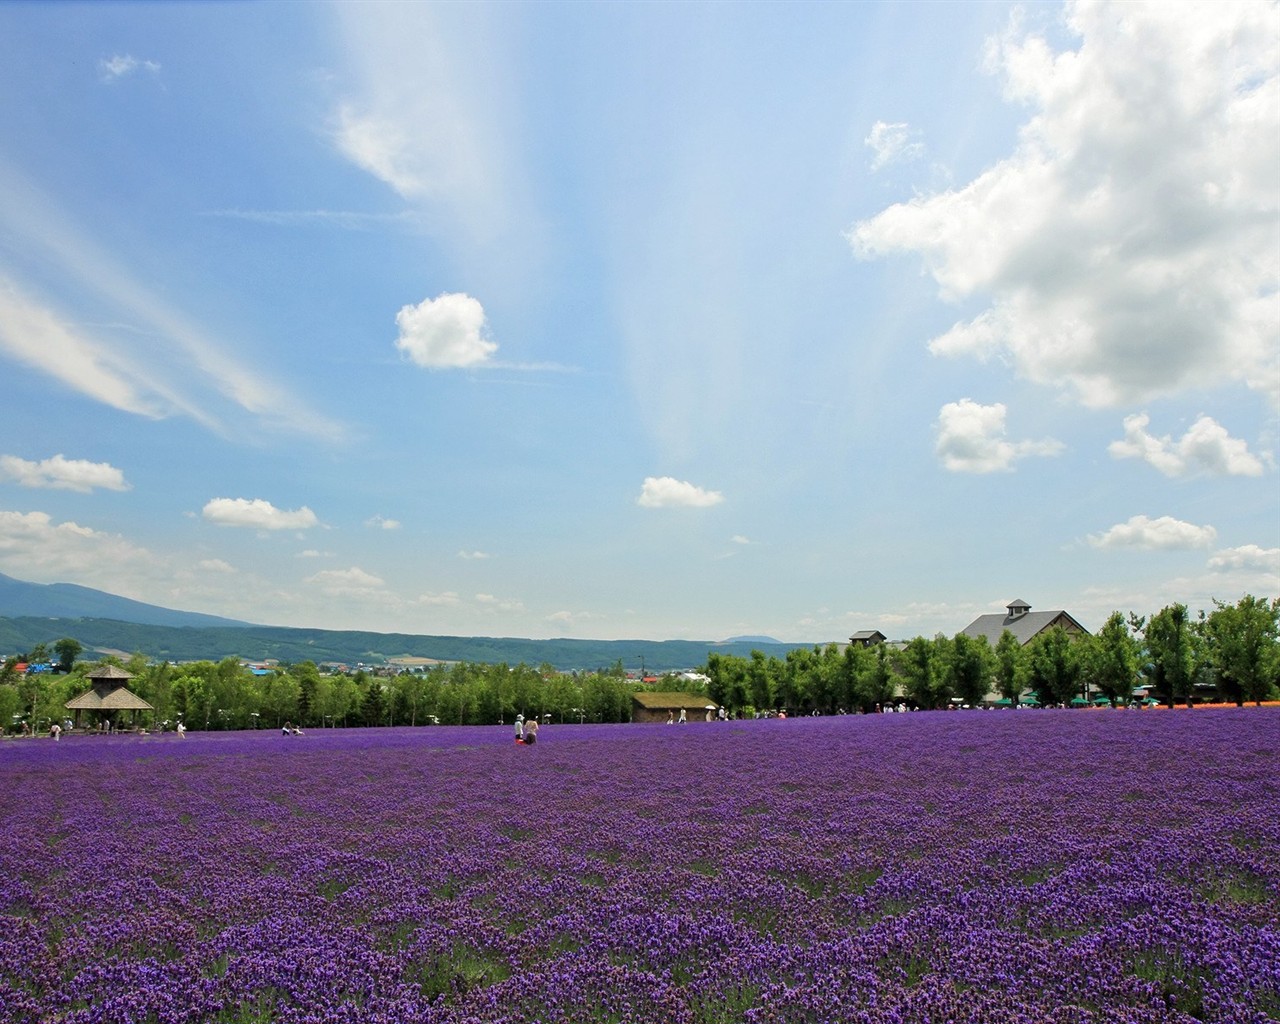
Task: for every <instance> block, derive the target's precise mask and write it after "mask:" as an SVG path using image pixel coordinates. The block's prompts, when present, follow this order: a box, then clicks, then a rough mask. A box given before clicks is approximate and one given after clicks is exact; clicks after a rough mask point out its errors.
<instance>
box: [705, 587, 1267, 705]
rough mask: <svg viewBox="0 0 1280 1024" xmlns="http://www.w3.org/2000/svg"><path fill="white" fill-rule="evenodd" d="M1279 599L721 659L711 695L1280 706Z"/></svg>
mask: <svg viewBox="0 0 1280 1024" xmlns="http://www.w3.org/2000/svg"><path fill="white" fill-rule="evenodd" d="M1278 624H1280V600H1273V601H1270V602H1268V601H1267V600H1265V599H1262V598H1256V597H1253V596H1252V595H1248V594H1246V595H1245V596H1244V597H1242V598H1241V599H1240V600H1239V601H1238V602H1237V603H1236V604H1233V605H1232V604H1225V603H1223V602H1215V607H1214V610H1213V611H1212V612H1210V613H1209V614H1207V615H1205V614H1203V613H1202V614H1200V615H1192V614H1191V613H1189V612H1188V610H1187V607H1186V605H1183V604H1172V605H1169V606H1167V607H1165V608H1163V609H1161V610H1160V611H1159V612H1157V613H1156V614H1155V615H1152V616H1151V617H1150V619H1148V618H1146V617H1145V616H1137V615H1134V614H1132V613H1130V614H1129V615H1128V616H1127V617H1126V616H1124V615H1122V614H1121V613H1120V612H1113V613H1112V614H1111V616H1110V617H1109V618H1108V619H1107V621H1106V623H1105V624H1104V625H1103V626H1102V628H1101V629H1100V630H1099V631H1098V632H1097V633H1096V634H1091V633H1070V632H1068V631H1067V630H1065V629H1063V628H1062V627H1061V626H1055V627H1054V628H1052V629H1049V630H1046V631H1044V632H1043V633H1040V634H1039V635H1037V636H1036V637H1034V638H1033V639H1032V640H1031V642H1030V643H1028V644H1026V645H1025V646H1024V645H1022V644H1020V643H1019V642H1018V640H1017V639H1016V638H1015V637H1014V635H1013V634H1012V633H1011V632H1009V631H1008V630H1005V632H1004V634H1003V635H1002V636H1001V637H1000V639H999V641H998V642H997V643H996V645H995V646H994V647H992V646H991V645H990V644H989V643H988V642H987V641H986V640H985V639H983V638H981V637H977V638H975V637H971V636H968V635H966V634H964V633H957V634H956V635H955V636H954V637H946V636H936V637H934V638H933V639H926V638H925V637H916V638H915V639H914V640H911V641H910V642H909V643H907V644H905V645H902V646H900V647H899V646H894V647H889V646H887V645H885V644H877V645H875V646H872V647H859V646H856V645H854V646H849V647H840V646H837V645H835V644H831V645H828V646H827V647H825V648H814V649H813V650H796V651H792V652H790V653H789V654H788V655H787V656H786V658H785V659H782V660H779V659H777V658H767V657H765V656H764V655H762V654H760V653H759V652H756V653H754V654H753V655H752V656H751V657H750V658H739V657H733V656H722V655H716V654H712V655H711V656H710V658H709V659H708V662H707V669H706V671H707V675H708V676H709V677H710V679H711V682H710V684H709V686H708V688H707V693H708V696H710V697H711V698H712V699H713V700H715V701H716V702H717V703H721V704H726V705H728V706H729V707H730V708H736V707H742V706H745V705H748V704H750V705H754V706H755V707H757V708H785V709H787V710H790V711H798V712H800V713H802V714H804V713H812V712H817V713H819V714H830V713H831V712H832V711H839V710H842V709H843V710H858V711H873V710H875V709H876V708H878V707H882V706H883V705H885V704H888V703H890V702H903V703H905V704H907V705H909V706H911V707H917V708H928V709H936V708H942V707H947V706H949V705H951V704H952V703H961V704H967V705H970V706H977V705H980V704H982V703H984V702H985V701H986V700H987V698H988V696H989V695H990V694H992V693H996V694H998V695H999V696H1000V698H1002V699H1004V700H1007V701H1009V702H1010V703H1011V704H1017V703H1019V702H1020V701H1021V700H1022V699H1023V697H1024V695H1025V694H1027V693H1029V692H1033V693H1035V695H1036V700H1037V702H1038V703H1042V704H1070V703H1071V702H1072V701H1073V700H1076V699H1077V698H1079V699H1081V700H1087V699H1090V698H1097V697H1102V698H1105V699H1106V700H1107V701H1108V702H1109V703H1111V704H1112V705H1122V704H1128V703H1130V702H1131V701H1132V700H1133V694H1134V690H1135V689H1137V688H1139V687H1144V686H1149V687H1150V690H1151V691H1152V692H1154V693H1155V694H1157V696H1158V698H1159V700H1161V701H1162V702H1163V703H1165V704H1167V705H1168V706H1170V707H1173V706H1174V704H1175V703H1176V702H1180V701H1182V702H1187V703H1188V704H1190V703H1191V702H1192V701H1193V700H1195V699H1200V700H1205V699H1213V700H1224V701H1228V702H1232V703H1235V704H1243V703H1244V702H1245V701H1253V702H1255V703H1260V702H1262V701H1264V700H1270V699H1272V698H1274V697H1277V696H1280V639H1278V638H1277V632H1278Z"/></svg>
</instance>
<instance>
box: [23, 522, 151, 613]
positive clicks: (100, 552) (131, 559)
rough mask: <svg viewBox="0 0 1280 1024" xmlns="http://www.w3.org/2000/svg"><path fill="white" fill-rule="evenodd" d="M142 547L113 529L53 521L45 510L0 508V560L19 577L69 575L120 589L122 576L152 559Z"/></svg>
mask: <svg viewBox="0 0 1280 1024" xmlns="http://www.w3.org/2000/svg"><path fill="white" fill-rule="evenodd" d="M155 561H156V560H155V558H154V557H153V556H152V555H151V553H150V552H148V551H147V550H146V549H144V548H139V547H138V546H137V545H135V544H132V543H130V542H129V541H127V540H125V539H124V538H123V537H121V536H120V535H118V534H111V533H102V532H100V531H97V530H93V529H90V528H89V527H87V526H81V525H79V524H78V523H74V522H64V523H55V522H54V521H53V519H52V517H51V516H50V515H49V514H48V513H47V512H25V513H24V512H8V511H0V565H2V566H3V567H4V569H5V571H6V572H11V573H15V574H16V575H18V576H20V577H21V578H23V579H32V580H37V581H51V582H60V581H61V579H63V578H66V577H69V578H72V579H77V580H82V581H90V585H98V586H103V587H106V588H108V589H112V590H113V591H114V592H115V593H122V591H123V590H125V589H132V588H130V587H125V588H122V587H121V586H120V581H121V579H122V578H128V579H129V580H130V581H131V580H132V578H133V576H134V574H136V573H138V572H139V571H145V570H146V569H148V568H149V567H151V566H153V565H154V564H155Z"/></svg>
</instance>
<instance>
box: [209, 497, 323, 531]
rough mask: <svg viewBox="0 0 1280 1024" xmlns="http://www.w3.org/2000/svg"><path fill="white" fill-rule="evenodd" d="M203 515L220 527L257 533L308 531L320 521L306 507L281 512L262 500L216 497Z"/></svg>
mask: <svg viewBox="0 0 1280 1024" xmlns="http://www.w3.org/2000/svg"><path fill="white" fill-rule="evenodd" d="M200 514H201V515H202V516H203V517H204V518H205V519H207V520H208V521H209V522H211V523H214V524H215V525H217V526H239V527H247V528H249V529H254V530H308V529H310V528H311V527H313V526H316V525H318V524H319V522H320V521H319V520H318V519H317V518H316V514H315V513H314V512H312V511H311V509H309V508H307V506H306V505H303V506H302V507H301V508H297V509H292V510H289V509H279V508H276V507H275V506H274V505H273V504H271V502H269V501H264V500H263V499H262V498H213V499H211V500H210V501H209V502H208V503H207V504H206V505H205V506H204V508H203V509H202V510H201V513H200Z"/></svg>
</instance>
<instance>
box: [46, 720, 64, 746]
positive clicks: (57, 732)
mask: <svg viewBox="0 0 1280 1024" xmlns="http://www.w3.org/2000/svg"><path fill="white" fill-rule="evenodd" d="M49 735H50V736H52V737H53V742H54V743H57V742H58V740H60V739H61V738H62V726H60V725H59V724H58V723H57V722H54V723H53V725H51V726H49Z"/></svg>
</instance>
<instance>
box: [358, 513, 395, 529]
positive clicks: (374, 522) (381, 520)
mask: <svg viewBox="0 0 1280 1024" xmlns="http://www.w3.org/2000/svg"><path fill="white" fill-rule="evenodd" d="M364 525H365V526H368V527H369V528H370V529H374V530H398V529H400V520H399V519H387V518H386V517H384V516H381V515H376V516H370V517H369V518H368V519H366V520H365V521H364Z"/></svg>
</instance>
